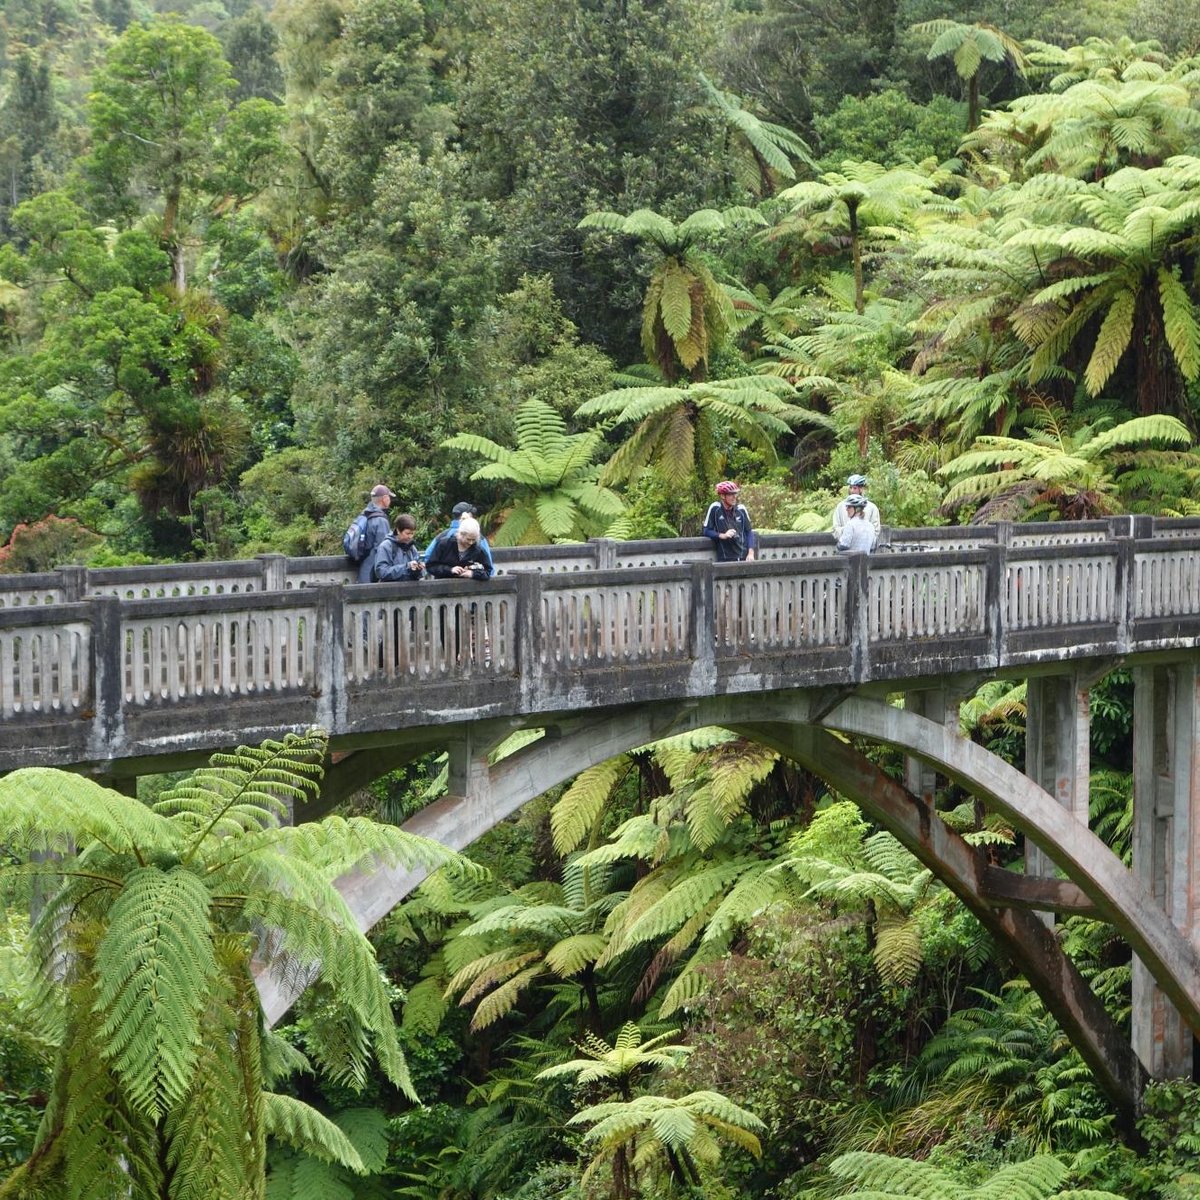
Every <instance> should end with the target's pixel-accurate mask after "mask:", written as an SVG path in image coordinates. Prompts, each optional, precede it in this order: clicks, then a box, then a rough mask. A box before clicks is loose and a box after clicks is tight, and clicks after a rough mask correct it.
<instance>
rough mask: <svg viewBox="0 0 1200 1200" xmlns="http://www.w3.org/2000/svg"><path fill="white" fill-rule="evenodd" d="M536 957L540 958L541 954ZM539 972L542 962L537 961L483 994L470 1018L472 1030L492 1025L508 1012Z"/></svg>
mask: <svg viewBox="0 0 1200 1200" xmlns="http://www.w3.org/2000/svg"><path fill="white" fill-rule="evenodd" d="M537 957H538V958H539V959H540V958H541V955H538V956H537ZM541 972H542V964H541V963H540V962H538V963H537V964H535V965H534V966H532V967H527V968H526V969H525V970H524V971H522V972H521V973H520V974H518V975H514V976H513V977H512V979H510V980H508V981H507V982H506V983H503V984H501V985H500V986H499V987H498V988H496V990H495V991H493V992H491V993H490V994H489V995H487V996H485V997H484V998H483V1000H481V1001H480V1003H479V1006H478V1007H477V1008H476V1009H475V1015H474V1016H473V1017H472V1018H471V1028H472V1029H473V1030H480V1029H486V1028H487V1027H488V1026H489V1025H494V1024H495V1023H496V1022H497V1021H499V1020H500V1019H501V1018H502V1017H504V1016H506V1015H507V1014H508V1013H510V1012H511V1011H512V1010H513V1008H514V1007H515V1006H516V1003H517V1000H518V999H519V998H520V995H521V992H522V991H523V990H524V989H525V987H527V986H528V985H529V984H530V983H532V982H533V981H534V979H536V978H537V976H538V975H540V974H541Z"/></svg>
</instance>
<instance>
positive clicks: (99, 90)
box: [87, 19, 283, 292]
mask: <svg viewBox="0 0 1200 1200" xmlns="http://www.w3.org/2000/svg"><path fill="white" fill-rule="evenodd" d="M235 87H236V83H235V81H234V80H233V78H232V77H231V75H230V71H229V64H228V63H227V62H226V61H225V57H224V55H223V54H222V52H221V45H220V43H219V42H218V41H217V39H216V38H215V37H213V36H212V35H211V34H209V33H206V32H205V31H204V30H203V29H198V28H196V27H195V26H191V25H184V24H181V23H179V22H178V21H176V20H171V19H163V20H159V21H155V22H154V23H152V24H150V25H135V26H132V27H131V28H130V29H128V30H127V31H126V32H125V33H124V34H123V35H122V36H121V37H120V38H119V39H118V40H117V41H116V42H115V43H114V44H113V46H112V48H111V49H110V50H109V53H108V55H107V58H106V60H105V62H104V65H103V66H102V67H101V68H100V69H99V70H98V71H97V72H96V75H95V78H94V80H93V91H92V94H91V96H90V97H89V115H90V121H91V127H92V135H93V142H94V149H93V151H92V155H91V158H90V160H89V162H88V164H87V165H88V169H89V172H90V175H91V180H92V183H93V185H94V187H95V188H96V193H97V198H98V203H99V205H100V207H101V209H102V210H103V211H105V212H107V213H112V214H119V215H124V216H131V215H132V214H133V213H134V212H135V211H136V210H137V208H138V207H139V199H138V193H139V192H140V191H149V192H150V194H152V195H154V196H156V197H158V198H160V199H161V203H162V211H161V214H160V229H159V233H160V237H161V239H162V244H163V246H164V248H165V249H166V250H167V252H168V253H169V254H170V255H171V261H172V264H173V272H172V273H173V278H174V283H175V287H176V288H177V290H178V291H180V292H183V291H185V290H186V287H187V263H186V257H185V246H184V241H185V233H186V231H187V228H188V225H189V223H190V222H191V221H192V220H193V219H194V217H195V216H196V215H197V211H196V210H197V209H199V208H200V207H201V205H202V202H203V201H205V200H208V201H210V202H212V201H221V202H223V206H224V207H226V208H229V207H236V206H237V205H238V204H241V203H244V202H245V201H246V200H247V199H249V198H250V197H252V196H253V195H255V194H256V193H257V192H258V191H260V190H261V189H262V188H263V187H265V186H266V184H267V183H268V182H270V179H271V171H272V169H273V167H274V164H275V162H276V161H277V159H278V157H279V155H280V154H281V153H282V147H281V144H280V142H279V129H280V127H281V125H282V121H283V115H282V110H280V109H279V108H278V107H277V106H275V105H273V104H270V103H269V102H268V101H265V100H262V99H250V100H246V101H243V102H242V103H241V104H239V105H238V106H236V107H233V105H232V101H231V93H232V92H233V90H234V89H235Z"/></svg>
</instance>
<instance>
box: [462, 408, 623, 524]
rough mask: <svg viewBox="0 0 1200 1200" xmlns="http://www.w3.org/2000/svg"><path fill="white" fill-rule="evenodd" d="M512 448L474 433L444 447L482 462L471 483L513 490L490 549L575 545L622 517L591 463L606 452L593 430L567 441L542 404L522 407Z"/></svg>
mask: <svg viewBox="0 0 1200 1200" xmlns="http://www.w3.org/2000/svg"><path fill="white" fill-rule="evenodd" d="M515 424H516V433H517V447H516V449H515V450H509V449H508V448H506V447H504V446H501V445H499V444H498V443H497V442H493V441H492V440H491V439H490V438H485V437H481V436H480V435H479V434H474V433H460V434H458V435H456V436H455V437H452V438H450V439H449V440H447V441H446V442H444V443H443V445H445V446H446V447H447V448H448V449H451V450H463V451H466V452H468V453H470V454H477V455H479V457H481V458H484V459H487V460H488V465H487V466H484V467H481V468H480V469H479V470H477V471H476V472H475V473H474V474H473V475H472V476H471V478H472V479H489V480H494V479H499V480H505V481H507V482H508V483H510V484H514V485H516V499H515V501H514V503H513V505H512V507H511V508H510V509H509V510H508V512H507V513H506V514H505V520H504V524H503V525H502V526H501V527H500V531H499V533H498V534H497V535H496V538H495V541H496V544H497V545H501V546H515V545H533V544H545V543H546V542H563V541H577V540H582V539H583V538H585V537H587V536H589V535H591V534H593V533H603V532H605V531H606V530H607V529H608V528H609V527H610V526H611V525H612V523H613V522H614V521H615V520H616V519H617V518H619V517H620V515H621V514H622V513H623V512H624V511H625V506H624V504H623V503H622V501H621V499H620V497H619V496H617V494H616V493H615V492H613V491H610V490H609V489H608V488H607V487H604V486H602V485H601V484H600V483H599V482H598V480H599V476H600V467H599V466H598V465H595V464H594V460H595V459H596V457H597V455H598V454H599V453H600V452H601V450H602V449H603V447H604V435H603V433H602V432H601V431H600V430H598V429H590V430H587V431H585V432H583V433H574V434H572V433H568V432H567V427H566V422H565V421H564V420H563V418H562V416H561V415H560V414H559V413H558V412H557V411H555V409H553V408H552V407H551V406H550V405H549V404H547V403H546V402H545V401H543V400H537V399H531V400H526V401H525V402H524V403H523V404H522V405H521V406H520V407H519V408H518V409H517V413H516V418H515Z"/></svg>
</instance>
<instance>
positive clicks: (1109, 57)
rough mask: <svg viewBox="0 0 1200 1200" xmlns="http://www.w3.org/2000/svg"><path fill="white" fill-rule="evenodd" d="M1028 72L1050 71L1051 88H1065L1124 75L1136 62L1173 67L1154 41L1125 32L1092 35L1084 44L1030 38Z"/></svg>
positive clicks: (1052, 89) (1048, 73)
mask: <svg viewBox="0 0 1200 1200" xmlns="http://www.w3.org/2000/svg"><path fill="white" fill-rule="evenodd" d="M1025 46H1026V56H1027V59H1028V64H1029V65H1028V68H1027V74H1029V75H1031V76H1044V75H1050V76H1052V78H1051V79H1050V90H1051V91H1053V92H1061V91H1065V90H1066V89H1067V88H1069V87H1071V86H1072V85H1073V84H1076V83H1080V82H1082V81H1083V80H1085V79H1088V78H1090V77H1092V76H1102V77H1114V76H1115V77H1121V76H1122V75H1124V73H1125V72H1126V71H1127V70H1128V69H1129V68H1130V67H1132V66H1133V65H1134V64H1135V63H1150V64H1154V65H1156V66H1158V67H1161V68H1169V67H1170V65H1171V61H1170V59H1169V58H1168V57H1167V56H1166V55H1165V54H1164V53H1163V52H1162V46H1161V45H1160V44H1159V43H1158V42H1154V41H1141V42H1138V41H1134V39H1133V38H1131V37H1128V36H1122V37H1119V38H1115V39H1109V38H1100V37H1089V38H1085V39H1084V40H1083V42H1082V43H1081V44H1080V45H1077V46H1070V47H1063V46H1055V45H1052V44H1051V43H1048V42H1039V41H1035V40H1032V39H1031V40H1030V41H1027V42H1026V43H1025Z"/></svg>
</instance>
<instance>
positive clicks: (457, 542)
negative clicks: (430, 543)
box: [425, 515, 494, 580]
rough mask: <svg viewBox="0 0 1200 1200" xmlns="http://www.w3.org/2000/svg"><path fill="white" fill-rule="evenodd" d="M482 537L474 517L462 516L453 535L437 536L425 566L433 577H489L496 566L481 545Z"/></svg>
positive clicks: (479, 578) (480, 578)
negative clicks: (485, 554) (486, 555)
mask: <svg viewBox="0 0 1200 1200" xmlns="http://www.w3.org/2000/svg"><path fill="white" fill-rule="evenodd" d="M480 536H481V535H480V530H479V522H478V521H477V520H475V518H474V517H470V516H466V515H464V516H462V517H460V518H459V521H458V528H457V529H456V530H455V531H454V534H453V536H451V535H449V534H447V535H445V536H443V537H440V538H438V540H437V544H436V545H435V546H434V548H433V553H432V554H431V555H430V556H429V558H428V559H427V561H426V563H425V569H426V570H427V571H428V572H429V574H430V575H432V576H433V578H434V579H478V580H484V579H488V578H489V577H490V576H491V574H492V571H493V569H494V568H493V567H492V563H491V560H490V559H489V558H487V557H485V556H484V553H483V550H482V549H481V548H480V545H479V539H480Z"/></svg>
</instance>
